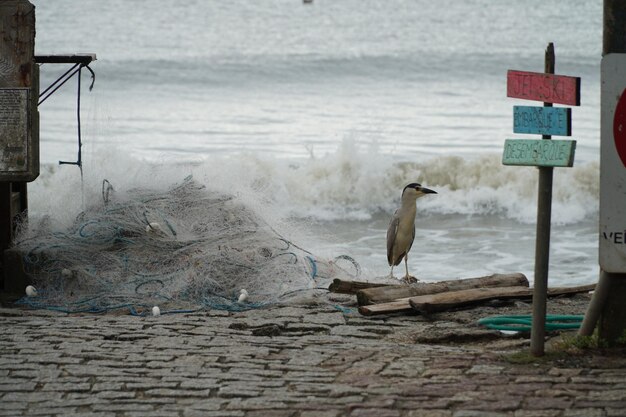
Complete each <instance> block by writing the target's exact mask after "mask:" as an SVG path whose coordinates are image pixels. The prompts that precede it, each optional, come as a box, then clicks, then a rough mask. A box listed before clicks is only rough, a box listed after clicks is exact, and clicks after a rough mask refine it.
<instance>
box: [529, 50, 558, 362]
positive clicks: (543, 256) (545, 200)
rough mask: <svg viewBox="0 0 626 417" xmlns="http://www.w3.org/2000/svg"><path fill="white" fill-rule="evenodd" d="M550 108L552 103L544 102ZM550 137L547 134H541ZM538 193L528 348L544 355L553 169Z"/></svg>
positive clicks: (549, 55)
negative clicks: (531, 311) (530, 328)
mask: <svg viewBox="0 0 626 417" xmlns="http://www.w3.org/2000/svg"><path fill="white" fill-rule="evenodd" d="M554 67H555V56H554V45H553V44H552V43H550V44H549V45H548V48H547V49H546V56H545V71H544V72H545V73H546V74H554ZM543 105H544V106H545V107H552V103H543ZM542 138H543V139H545V140H550V139H551V138H552V137H551V136H550V135H543V136H542ZM538 169H539V193H538V203H537V236H536V241H535V280H534V292H533V323H532V331H531V336H530V351H531V353H532V354H533V355H534V356H542V355H543V354H544V339H545V336H546V301H547V294H548V267H549V261H550V227H551V217H552V177H553V173H554V172H553V171H554V168H552V167H545V166H542V167H539V168H538Z"/></svg>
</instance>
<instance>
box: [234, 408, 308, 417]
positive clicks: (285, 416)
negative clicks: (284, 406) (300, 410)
mask: <svg viewBox="0 0 626 417" xmlns="http://www.w3.org/2000/svg"><path fill="white" fill-rule="evenodd" d="M295 414H296V412H295V411H293V410H253V411H248V412H247V413H246V417H268V416H272V417H293V416H295Z"/></svg>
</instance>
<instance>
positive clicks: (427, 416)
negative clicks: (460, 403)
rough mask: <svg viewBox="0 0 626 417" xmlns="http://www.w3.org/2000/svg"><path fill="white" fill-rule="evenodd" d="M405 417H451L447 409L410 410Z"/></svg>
mask: <svg viewBox="0 0 626 417" xmlns="http://www.w3.org/2000/svg"><path fill="white" fill-rule="evenodd" d="M405 417H452V411H448V410H411V411H409V412H408V413H407V414H406V415H405Z"/></svg>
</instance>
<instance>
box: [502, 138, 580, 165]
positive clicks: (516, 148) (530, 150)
mask: <svg viewBox="0 0 626 417" xmlns="http://www.w3.org/2000/svg"><path fill="white" fill-rule="evenodd" d="M575 149H576V141H575V140H550V141H548V140H544V139H539V140H533V139H507V140H505V141H504V153H503V154H502V164H503V165H524V166H538V167H571V166H573V165H574V150H575Z"/></svg>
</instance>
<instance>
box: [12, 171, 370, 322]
mask: <svg viewBox="0 0 626 417" xmlns="http://www.w3.org/2000/svg"><path fill="white" fill-rule="evenodd" d="M102 193H103V201H102V203H99V204H98V205H96V206H94V207H91V208H89V209H87V210H85V211H84V212H82V213H81V214H80V215H79V216H78V218H77V219H76V221H75V222H74V223H73V225H72V226H71V227H69V228H68V230H65V231H62V232H59V231H52V230H47V229H46V227H45V226H43V227H39V228H37V230H26V231H25V232H23V233H21V235H20V237H19V238H18V240H17V242H16V247H17V249H18V250H19V251H20V252H21V253H23V254H24V263H25V265H26V268H27V272H28V273H29V275H30V276H31V278H32V280H33V285H34V286H35V288H36V289H37V295H36V296H34V297H25V298H23V299H22V300H21V302H22V303H23V304H27V305H29V306H31V307H33V308H47V309H53V310H60V311H65V312H106V311H111V310H119V309H126V310H130V312H131V313H133V314H145V312H147V311H149V309H151V308H152V306H160V309H161V311H163V312H168V311H169V312H180V311H190V310H191V311H193V310H197V309H205V308H215V309H228V310H245V309H251V308H259V307H263V306H266V305H269V304H272V303H277V302H282V301H285V300H289V299H290V298H292V297H294V296H297V295H298V294H299V293H300V292H303V291H314V290H315V289H318V288H320V287H321V285H326V287H327V283H328V282H329V281H330V280H331V279H333V278H336V277H340V278H346V277H348V278H349V277H350V276H351V275H352V276H354V275H355V274H356V273H358V270H359V268H358V265H357V264H356V262H354V261H353V260H352V259H351V258H349V257H346V256H343V257H340V258H341V259H342V261H341V262H340V263H342V265H341V266H340V265H338V264H337V262H336V260H333V261H324V260H321V259H318V258H316V257H315V256H314V255H313V254H312V253H310V252H308V251H307V250H305V249H303V248H301V247H299V246H297V245H296V244H294V243H292V242H291V241H289V240H288V239H286V238H284V237H283V236H281V235H280V234H279V233H278V232H276V231H275V230H274V228H272V227H271V226H270V225H269V224H268V223H267V222H266V221H264V220H263V219H262V218H261V216H259V215H257V214H256V213H255V211H254V210H251V209H250V208H249V207H247V206H246V205H245V204H244V203H243V202H242V201H241V200H240V199H238V198H237V197H235V196H233V195H228V194H224V193H221V192H216V191H211V190H208V189H207V188H206V187H204V186H202V185H200V184H198V183H197V182H195V181H194V180H193V179H191V178H190V177H189V178H186V179H185V180H184V181H183V182H182V183H181V184H179V185H176V186H174V187H172V188H171V189H169V190H167V191H165V192H156V191H149V190H134V191H133V192H132V193H129V194H130V196H127V197H126V198H124V199H123V201H121V199H119V201H118V199H117V198H116V195H115V193H113V192H112V187H111V185H110V184H108V182H107V181H106V180H105V181H104V182H103V190H102ZM242 290H245V292H246V293H247V294H246V296H242V295H241V294H242Z"/></svg>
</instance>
